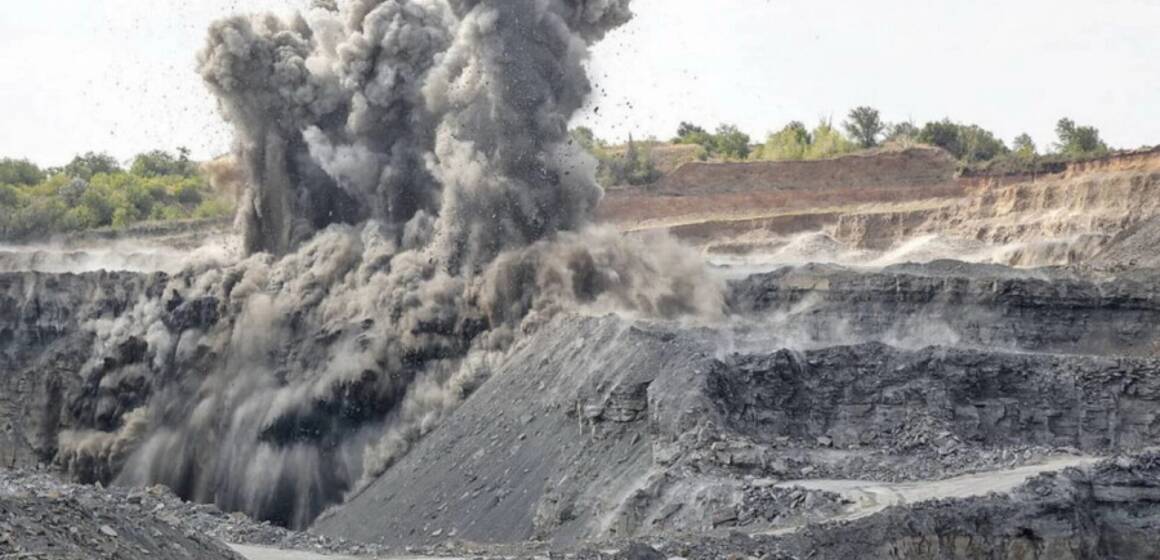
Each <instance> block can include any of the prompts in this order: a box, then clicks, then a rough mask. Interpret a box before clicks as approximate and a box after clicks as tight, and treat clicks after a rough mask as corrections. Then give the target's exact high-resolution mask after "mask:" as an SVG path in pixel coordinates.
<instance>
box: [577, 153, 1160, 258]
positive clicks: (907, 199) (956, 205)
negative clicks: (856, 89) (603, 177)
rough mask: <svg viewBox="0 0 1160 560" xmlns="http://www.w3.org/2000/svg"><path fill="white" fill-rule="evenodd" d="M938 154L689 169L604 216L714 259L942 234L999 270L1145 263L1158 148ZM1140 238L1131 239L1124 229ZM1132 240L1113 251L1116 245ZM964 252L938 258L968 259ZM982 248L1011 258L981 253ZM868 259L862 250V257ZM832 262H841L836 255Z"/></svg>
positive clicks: (1157, 193)
mask: <svg viewBox="0 0 1160 560" xmlns="http://www.w3.org/2000/svg"><path fill="white" fill-rule="evenodd" d="M955 170H956V163H955V162H954V161H953V160H951V158H950V157H949V156H948V155H947V154H945V153H944V152H942V151H940V150H935V149H929V148H911V149H906V150H901V151H879V152H869V153H866V154H861V155H855V156H847V157H842V158H837V159H832V160H824V161H810V162H755V163H731V164H730V163H725V164H711V163H692V164H687V165H684V166H683V167H681V168H680V169H678V170H677V171H676V172H674V173H672V174H670V175H668V176H666V177H665V178H664V179H663V180H662V181H661V182H660V183H658V184H657V185H655V186H653V187H651V188H648V189H629V190H618V191H613V192H610V193H609V194H608V196H607V197H606V198H605V200H604V202H603V205H602V206H601V208H600V212H599V215H600V218H602V219H604V220H607V221H611V222H614V223H616V224H618V226H619V227H620V228H622V229H624V230H628V231H633V230H642V229H667V230H669V231H670V232H672V233H673V234H674V235H676V236H678V237H680V238H682V239H685V240H686V241H688V242H691V243H694V244H697V245H700V246H702V247H704V248H705V249H706V250H708V251H710V252H713V253H716V254H751V253H776V252H777V251H780V250H781V249H783V248H784V247H785V246H786V245H787V244H791V243H792V239H791V238H792V237H793V236H795V235H799V234H803V233H822V234H825V235H826V236H828V237H830V238H832V241H833V243H835V248H842V249H845V250H848V251H890V250H892V249H895V248H898V247H900V246H902V245H905V244H907V243H914V242H916V240H921V239H923V238H927V237H932V236H937V237H939V238H942V239H946V240H959V241H962V242H969V243H973V244H974V245H973V246H972V247H969V248H967V249H969V250H970V251H971V252H973V253H979V254H985V255H986V257H985V258H984V257H980V258H983V259H984V260H989V261H992V262H1001V263H1003V264H1010V265H1016V266H1038V265H1058V264H1075V263H1081V262H1095V260H1096V257H1097V256H1099V255H1101V254H1108V255H1109V257H1107V258H1105V259H1103V260H1102V261H1100V262H1101V263H1103V264H1105V265H1107V264H1116V263H1108V262H1106V261H1108V260H1115V259H1118V260H1117V261H1116V262H1117V263H1118V262H1119V261H1123V260H1131V261H1136V262H1143V261H1142V260H1141V259H1146V257H1147V255H1146V254H1145V252H1144V251H1142V250H1141V248H1140V247H1136V246H1137V245H1142V244H1147V240H1148V239H1150V237H1149V235H1150V234H1149V231H1150V230H1141V231H1136V230H1134V229H1133V228H1135V227H1136V226H1137V225H1138V224H1141V223H1143V222H1145V221H1146V220H1148V219H1149V218H1152V217H1153V216H1156V215H1158V214H1160V149H1156V150H1146V151H1140V152H1130V153H1123V154H1115V155H1111V156H1108V157H1105V158H1101V159H1097V160H1092V161H1085V162H1077V163H1070V164H1066V163H1061V164H1058V165H1055V166H1053V167H1050V169H1048V170H1047V171H1048V172H1045V173H1037V174H1006V175H979V174H971V175H964V176H956V175H955ZM1129 231H1131V232H1134V233H1136V236H1135V237H1134V238H1133V239H1132V240H1130V241H1128V240H1126V238H1125V232H1129ZM1121 241H1122V242H1125V243H1129V244H1134V245H1132V247H1134V248H1131V247H1130V248H1127V249H1120V250H1113V249H1112V246H1113V245H1116V244H1118V243H1120V242H1121ZM949 246H954V247H959V249H958V250H955V251H950V250H943V253H945V254H942V255H941V256H944V257H954V258H965V257H963V256H962V255H961V252H962V249H963V247H961V243H950V244H949ZM987 247H1006V249H1009V250H1003V251H998V252H993V251H985V250H984V249H986V248H987ZM858 254H859V255H861V256H863V257H864V256H865V254H864V253H858ZM833 262H844V260H843V259H842V258H838V259H837V260H835V261H833Z"/></svg>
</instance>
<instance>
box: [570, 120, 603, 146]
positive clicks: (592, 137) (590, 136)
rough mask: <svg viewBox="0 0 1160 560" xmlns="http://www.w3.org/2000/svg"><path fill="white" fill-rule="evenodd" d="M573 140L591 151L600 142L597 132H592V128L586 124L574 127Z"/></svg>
mask: <svg viewBox="0 0 1160 560" xmlns="http://www.w3.org/2000/svg"><path fill="white" fill-rule="evenodd" d="M572 141H573V142H576V143H577V144H578V145H579V146H580V147H581V148H584V149H585V150H588V151H589V152H592V151H593V150H595V149H596V146H597V144H598V140H597V139H596V133H594V132H592V129H591V128H588V127H586V126H581V127H577V128H574V129H572Z"/></svg>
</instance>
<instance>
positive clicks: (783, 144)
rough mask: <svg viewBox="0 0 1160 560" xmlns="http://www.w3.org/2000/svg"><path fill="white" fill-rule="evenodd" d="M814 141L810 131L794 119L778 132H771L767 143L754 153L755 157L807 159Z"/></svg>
mask: <svg viewBox="0 0 1160 560" xmlns="http://www.w3.org/2000/svg"><path fill="white" fill-rule="evenodd" d="M811 143H812V138H811V136H810V131H809V130H808V129H806V125H804V124H802V123H801V122H799V121H792V122H790V123H789V124H787V125H785V127H784V128H782V129H781V130H779V131H778V132H775V133H772V134H770V135H769V136H768V137H766V139H765V144H763V145H762V146H761V147H760V148H758V149H757V152H756V153H754V154H753V156H754V159H761V160H769V161H792V160H799V159H805V157H806V150H808V149H809V147H810V144H811Z"/></svg>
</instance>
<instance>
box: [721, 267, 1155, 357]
mask: <svg viewBox="0 0 1160 560" xmlns="http://www.w3.org/2000/svg"><path fill="white" fill-rule="evenodd" d="M1155 281H1156V273H1155V272H1154V271H1137V272H1135V273H1125V274H1123V275H1120V276H1116V277H1108V278H1101V277H1096V276H1084V275H1074V274H1069V273H1067V272H1066V271H1063V270H1053V269H1042V270H1035V271H1020V270H1015V269H1009V268H1006V267H995V266H990V265H968V264H965V263H959V262H954V261H936V262H934V263H931V264H928V265H900V266H893V267H887V268H885V269H882V270H881V271H871V272H866V271H858V270H854V269H846V268H841V267H834V266H807V267H802V268H783V269H780V270H778V271H775V272H771V273H768V274H759V275H754V276H751V277H749V278H747V279H745V280H742V281H739V282H737V283H735V284H734V286H733V290H732V292H731V293H732V299H731V304H732V307H733V308H734V310H735V311H736V312H737V313H740V314H743V315H744V314H750V315H752V314H760V315H761V316H763V317H766V318H768V317H777V318H780V320H781V321H783V322H789V323H792V326H793V329H794V330H795V331H796V332H798V333H800V335H801V337H802V339H803V341H804V342H808V343H812V344H813V345H818V344H833V343H835V342H838V343H841V342H843V341H845V342H849V341H864V340H881V339H886V340H897V341H899V342H903V343H906V344H908V345H911V346H914V345H918V346H923V345H927V344H962V345H970V346H982V347H991V348H1004V349H1011V350H1027V351H1040V352H1062V353H1090V354H1101V355H1107V354H1122V355H1150V354H1152V353H1153V352H1154V351H1155V349H1156V345H1157V335H1158V332H1157V330H1156V325H1157V324H1160V296H1157V294H1156V292H1155V291H1154V290H1153V289H1152V285H1153V283H1154V282H1155Z"/></svg>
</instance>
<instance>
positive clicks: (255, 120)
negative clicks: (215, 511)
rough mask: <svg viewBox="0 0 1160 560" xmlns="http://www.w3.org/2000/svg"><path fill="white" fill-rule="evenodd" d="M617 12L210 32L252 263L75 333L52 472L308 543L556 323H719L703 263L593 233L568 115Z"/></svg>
mask: <svg viewBox="0 0 1160 560" xmlns="http://www.w3.org/2000/svg"><path fill="white" fill-rule="evenodd" d="M630 15H631V14H630V11H629V2H628V0H496V1H488V0H475V1H471V0H387V1H383V0H377V1H375V0H355V1H352V2H349V3H341V7H336V6H335V5H334V3H332V2H315V3H314V4H313V6H312V7H311V8H310V9H309V10H307V11H306V12H304V13H302V14H300V15H297V16H295V17H293V18H291V19H289V20H284V19H279V18H277V17H275V16H271V15H260V16H255V17H242V16H238V17H232V18H228V19H224V20H222V21H219V22H217V23H216V24H214V25H213V26H212V28H211V29H210V31H209V39H208V44H207V46H206V48H205V50H204V51H203V52H202V53H201V55H200V56H199V70H200V72H201V75H202V76H203V78H204V80H205V82H206V83H207V85H208V86H209V89H210V90H211V91H212V92H213V93H214V94H215V95H216V96H217V98H218V100H219V102H220V106H221V111H222V114H223V115H224V116H225V118H226V119H227V120H228V121H229V122H230V123H231V124H232V125H233V127H234V130H235V133H236V135H235V136H236V146H235V157H236V161H237V162H238V163H239V165H240V169H241V170H242V173H241V174H242V175H243V176H244V180H243V181H241V182H240V183H241V184H244V187H243V188H242V192H241V193H240V209H239V213H238V226H239V227H240V229H241V232H242V236H243V243H242V245H243V254H244V255H248V256H246V257H243V258H240V259H238V260H237V261H236V262H232V263H229V264H227V265H225V266H209V265H198V264H194V265H191V266H188V267H187V268H185V269H184V270H182V271H181V272H180V273H177V274H175V275H173V276H171V277H170V278H169V279H168V284H167V285H166V287H165V288H164V290H163V292H162V293H160V294H155V295H152V296H150V297H147V298H145V299H143V300H142V301H141V302H140V303H139V304H138V305H137V306H136V307H135V308H134V309H132V310H129V311H128V312H126V313H124V314H122V315H121V316H119V317H117V318H110V319H102V320H99V321H94V322H93V323H92V324H91V325H89V329H90V330H91V331H92V334H93V337H94V339H95V341H96V342H95V347H96V348H97V351H96V353H95V354H94V355H93V357H92V359H91V360H90V361H89V363H88V365H87V366H86V367H85V370H84V371H83V372H81V375H82V376H83V377H84V378H85V379H86V380H88V382H89V386H90V387H91V392H92V394H91V395H89V397H91V398H89V399H87V400H86V402H89V403H92V404H90V405H88V406H89V408H88V409H85V410H81V411H80V413H79V415H80V416H81V417H82V418H85V419H86V420H87V422H86V424H87V425H89V426H91V427H92V429H91V430H72V431H69V432H66V433H65V434H63V435H62V436H61V438H60V442H59V443H60V454H59V457H58V459H59V460H60V462H61V463H62V464H63V465H65V466H67V467H68V468H69V469H70V470H71V471H72V472H73V474H74V475H76V476H78V477H80V478H87V479H91V480H102V479H109V480H115V481H116V482H117V483H121V484H130V485H149V484H157V483H160V484H165V485H167V486H169V487H171V488H173V489H174V490H175V491H176V492H177V493H178V494H180V495H181V496H182V497H185V498H189V499H194V500H198V501H203V502H214V503H217V504H218V505H219V506H221V507H222V508H223V509H225V510H227V511H244V512H246V513H249V514H250V515H252V516H255V517H258V518H261V519H267V520H271V521H274V522H277V523H281V524H284V525H288V526H291V527H304V526H307V525H308V524H309V523H310V522H311V521H312V520H313V519H314V518H315V517H316V516H317V515H318V514H319V513H320V512H321V511H323V510H324V509H325V508H326V507H328V506H330V505H333V504H335V503H338V502H340V501H341V500H342V499H343V497H344V496H345V495H346V494H348V493H349V492H351V491H352V490H355V489H357V488H358V485H359V482H360V480H362V481H365V480H369V479H370V478H371V477H373V476H375V475H377V474H379V473H381V472H382V471H383V470H384V469H386V468H389V466H390V465H391V464H393V462H394V461H396V460H397V459H398V458H399V457H400V456H402V455H403V454H405V453H406V452H407V451H408V450H409V449H410V447H411V446H412V445H413V444H414V443H415V442H416V441H417V440H418V439H419V438H421V437H422V436H423V435H424V434H426V433H427V432H429V431H430V430H431V429H432V428H433V427H434V426H436V425H438V423H439V421H440V419H441V418H443V417H444V416H445V415H446V414H448V413H449V412H450V411H451V410H453V409H454V408H455V406H456V405H457V404H458V403H460V402H462V400H463V399H464V398H466V397H467V396H468V395H470V394H471V392H472V391H473V390H474V389H475V388H476V387H477V386H478V385H479V384H480V383H482V382H483V381H484V380H486V379H487V378H488V377H489V376H490V375H491V374H492V372H493V371H494V370H495V368H496V366H497V365H498V364H499V363H501V362H502V360H503V358H504V351H505V350H506V349H507V348H508V347H509V346H510V345H511V344H512V343H513V342H514V341H515V340H516V339H517V338H518V337H520V336H522V335H524V334H526V333H528V332H531V331H534V330H535V329H536V328H538V327H539V326H541V325H543V324H544V323H545V322H546V321H547V320H548V319H550V318H551V317H553V316H555V315H556V314H558V313H560V312H562V311H565V310H568V311H571V312H589V313H606V312H612V311H615V312H620V313H629V314H633V313H635V314H640V315H642V316H647V317H659V318H675V317H682V316H697V317H717V316H719V315H720V314H721V313H722V310H723V308H724V297H723V286H722V284H721V280H720V279H718V278H716V277H715V276H713V275H712V274H710V273H709V272H708V270H707V269H706V267H705V265H704V264H703V261H702V259H701V258H700V257H699V255H698V254H697V253H696V252H694V251H692V250H691V249H688V248H685V247H683V246H682V245H680V244H678V243H677V242H676V241H674V240H672V239H671V238H668V237H666V236H644V237H622V236H621V235H619V234H618V233H616V232H614V231H612V230H611V229H605V228H600V227H594V226H591V225H589V224H588V218H589V215H590V213H591V211H592V210H593V208H594V207H595V205H596V204H597V203H598V202H599V200H600V198H601V196H602V194H601V193H602V191H601V188H600V186H599V185H598V184H597V182H596V180H595V168H596V164H595V161H594V160H593V159H592V158H591V157H590V156H589V155H587V154H586V153H585V152H584V151H583V150H582V149H581V148H580V147H579V146H577V145H574V144H573V143H572V142H571V141H570V138H569V135H568V133H567V125H568V122H569V120H570V119H571V117H572V116H573V114H574V113H575V112H576V111H577V110H578V109H579V108H580V107H581V105H582V104H583V102H584V99H585V97H586V96H587V95H588V94H589V92H590V91H591V84H590V83H589V80H588V78H587V76H586V74H585V69H584V61H585V59H586V57H587V55H588V47H589V45H590V44H592V43H593V42H595V41H597V40H599V39H600V38H601V37H602V36H603V35H604V34H605V33H606V32H608V31H609V30H611V29H613V28H615V27H617V26H620V25H622V24H624V23H625V22H627V21H628V19H629V17H630ZM127 388H131V389H132V390H128V389H127Z"/></svg>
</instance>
